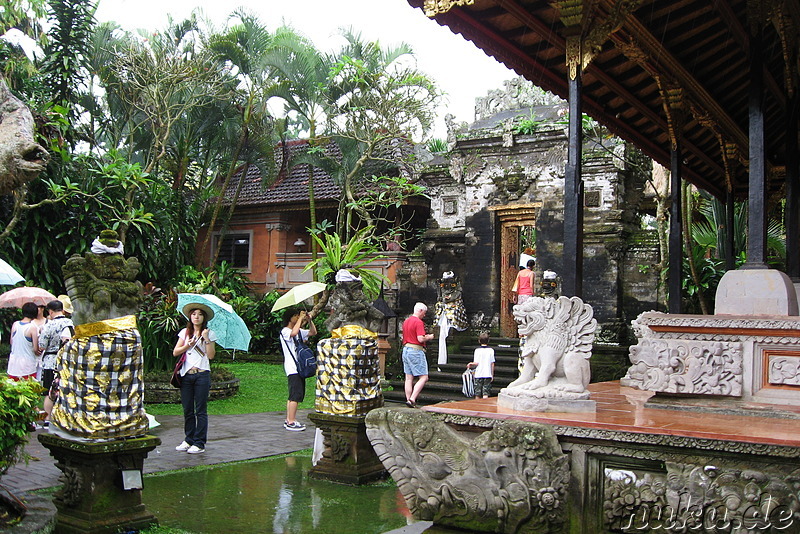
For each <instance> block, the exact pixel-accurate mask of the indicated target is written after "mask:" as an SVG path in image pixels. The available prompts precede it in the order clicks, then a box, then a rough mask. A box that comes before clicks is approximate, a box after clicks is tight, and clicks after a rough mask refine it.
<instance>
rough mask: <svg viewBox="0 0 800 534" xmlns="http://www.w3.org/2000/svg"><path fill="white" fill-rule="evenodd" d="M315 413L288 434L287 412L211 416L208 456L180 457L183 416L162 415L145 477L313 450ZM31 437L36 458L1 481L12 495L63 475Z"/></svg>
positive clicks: (54, 481)
mask: <svg viewBox="0 0 800 534" xmlns="http://www.w3.org/2000/svg"><path fill="white" fill-rule="evenodd" d="M309 412H310V410H301V411H300V412H298V420H299V421H300V422H302V423H304V424H306V425H307V427H308V428H307V429H306V430H305V431H304V432H288V431H286V430H284V428H283V420H284V413H283V412H267V413H254V414H244V415H210V416H209V422H208V443H207V444H206V452H204V453H203V454H186V453H185V452H177V451H176V450H175V446H176V445H178V444H179V443H180V442H181V441H183V416H181V415H161V416H158V417H156V420H157V421H158V422H159V423H161V425H160V426H158V427H156V428H154V429H152V430H151V431H150V433H151V434H152V435H154V436H158V437H159V438H161V445H160V446H158V447H157V448H156V449H155V450H154V451H152V452H151V453H150V454H149V455H148V457H147V459H146V460H145V462H144V472H145V473H156V472H159V471H171V470H175V469H183V468H186V467H192V466H195V465H213V464H220V463H225V462H235V461H240V460H251V459H253V458H263V457H266V456H273V455H276V454H286V453H290V452H295V451H299V450H302V449H310V448H311V447H312V446H313V444H314V433H315V427H314V425H313V424H312V423H311V421H309V420H308V417H307V415H308V413H309ZM41 432H46V430H37V431H36V432H35V433H32V434H31V435H30V440H29V441H28V445H27V446H26V451H27V453H28V454H30V455H31V456H32V457H33V458H32V459H31V461H30V462H29V463H28V465H25V464H24V463H20V464H17V465H15V466H14V467H12V468H11V469H9V470H8V472H7V473H6V474H5V475H3V476H2V478H0V486H3V487H5V488H6V489H8V490H9V491H10V492H11V493H14V494H20V493H22V492H25V491H31V490H36V489H42V488H50V487H52V486H57V485H59V481H58V477H59V475H60V474H61V471H59V470H58V469H57V468H56V466H55V462H54V460H53V457H52V456H50V452H49V451H48V450H47V449H45V448H44V447H43V446H42V445H41V443H39V440H38V439H37V437H36V435H37V434H39V433H41Z"/></svg>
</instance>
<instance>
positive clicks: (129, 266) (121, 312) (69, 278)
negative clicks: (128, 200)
mask: <svg viewBox="0 0 800 534" xmlns="http://www.w3.org/2000/svg"><path fill="white" fill-rule="evenodd" d="M122 254H123V245H122V242H120V241H119V238H118V236H117V232H115V231H114V230H103V231H102V232H100V236H99V237H98V238H97V239H95V240H94V242H93V243H92V249H91V252H87V253H86V254H84V255H83V256H80V255H78V254H75V255H73V256H72V257H71V258H69V259H68V260H67V263H66V264H65V265H64V267H63V269H62V271H63V273H64V284H65V285H66V286H67V293H69V296H70V299H72V305H73V306H74V308H75V312H74V314H73V321H74V322H75V324H76V325H78V324H83V323H93V322H96V321H102V320H105V319H110V318H113V317H121V316H125V315H133V314H136V312H137V311H138V310H139V304H140V303H141V299H142V284H141V282H138V281H137V280H136V275H137V274H139V270H140V269H141V265H140V263H139V260H138V259H136V258H127V259H125V258H124V257H123V255H122Z"/></svg>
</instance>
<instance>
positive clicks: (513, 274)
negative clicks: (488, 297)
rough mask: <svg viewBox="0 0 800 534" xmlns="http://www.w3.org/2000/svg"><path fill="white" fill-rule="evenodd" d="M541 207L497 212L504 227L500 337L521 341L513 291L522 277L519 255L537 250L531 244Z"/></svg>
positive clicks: (529, 205) (507, 208) (502, 231)
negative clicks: (515, 283) (518, 277)
mask: <svg viewBox="0 0 800 534" xmlns="http://www.w3.org/2000/svg"><path fill="white" fill-rule="evenodd" d="M540 207H541V203H538V202H537V203H535V204H524V205H516V206H498V207H496V208H494V210H493V211H495V212H496V213H497V217H498V220H499V223H500V261H499V265H500V334H501V335H502V336H505V337H517V323H516V322H515V321H514V315H513V313H512V307H513V305H514V294H513V293H512V292H511V288H512V287H513V286H514V280H515V279H516V278H517V274H518V273H519V255H520V252H521V251H522V248H523V245H524V246H532V247H533V248H535V243H533V242H531V240H533V239H535V235H536V234H535V228H536V211H537V209H539V208H540ZM523 238H524V241H526V242H525V243H523ZM535 291H536V288H534V292H535Z"/></svg>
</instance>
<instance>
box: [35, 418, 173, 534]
mask: <svg viewBox="0 0 800 534" xmlns="http://www.w3.org/2000/svg"><path fill="white" fill-rule="evenodd" d="M39 441H40V442H41V443H42V445H44V446H45V447H46V448H47V449H48V450H49V451H50V454H52V455H53V457H54V458H55V459H56V467H58V468H59V469H60V470H61V471H62V475H61V478H60V480H61V482H62V483H63V487H62V489H61V490H59V491H58V492H56V493H55V494H54V499H53V501H54V503H55V505H56V509H57V510H58V513H57V515H56V532H59V533H62V534H72V533H74V534H114V533H116V532H119V531H130V530H138V529H142V528H146V527H147V526H148V525H152V524H157V523H158V520H157V519H156V517H155V516H154V515H153V514H151V513H149V512H148V511H147V510H146V509H145V506H144V504H142V489H141V486H142V484H141V482H142V476H141V473H142V466H143V464H144V459H145V458H146V457H147V454H148V453H149V452H150V451H152V450H153V449H155V448H156V447H157V446H158V445H160V444H161V440H160V439H159V438H157V437H155V436H145V437H142V438H131V439H119V440H114V441H107V442H83V441H73V440H69V439H65V438H62V437H59V436H56V435H53V434H39ZM125 487H128V488H130V489H125Z"/></svg>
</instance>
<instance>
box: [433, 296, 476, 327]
mask: <svg viewBox="0 0 800 534" xmlns="http://www.w3.org/2000/svg"><path fill="white" fill-rule="evenodd" d="M434 310H435V314H436V315H435V317H434V320H433V322H434V324H439V318H440V317H441V316H442V314H445V315H446V316H447V320H448V321H450V326H451V327H452V328H455V329H456V330H459V331H461V330H466V329H467V327H468V326H469V320H468V319H467V309H466V308H465V307H464V301H463V300H462V299H458V300H456V301H454V302H442V301H441V300H440V301H437V302H436V306H435V307H434Z"/></svg>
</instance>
